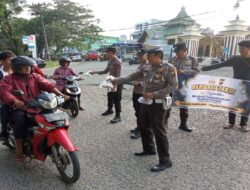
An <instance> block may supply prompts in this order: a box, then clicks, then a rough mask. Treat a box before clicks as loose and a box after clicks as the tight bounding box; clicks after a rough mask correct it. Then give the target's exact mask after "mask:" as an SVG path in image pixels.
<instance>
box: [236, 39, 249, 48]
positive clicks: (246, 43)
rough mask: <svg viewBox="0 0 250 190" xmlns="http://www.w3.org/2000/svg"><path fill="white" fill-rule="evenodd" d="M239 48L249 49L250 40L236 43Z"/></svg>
mask: <svg viewBox="0 0 250 190" xmlns="http://www.w3.org/2000/svg"><path fill="white" fill-rule="evenodd" d="M238 45H239V46H240V47H247V48H250V40H243V41H241V42H240V43H238Z"/></svg>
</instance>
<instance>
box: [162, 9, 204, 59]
mask: <svg viewBox="0 0 250 190" xmlns="http://www.w3.org/2000/svg"><path fill="white" fill-rule="evenodd" d="M164 27H165V37H166V40H167V42H168V44H169V45H173V44H176V43H179V42H185V43H186V45H187V48H188V53H189V55H191V56H193V57H197V55H198V48H199V40H200V39H201V38H202V35H201V34H200V24H198V23H196V21H195V20H194V19H193V18H191V17H190V16H189V15H188V14H187V12H186V9H185V7H181V11H180V12H179V13H178V14H177V16H176V17H175V18H173V19H171V20H170V21H168V23H167V24H165V25H164Z"/></svg>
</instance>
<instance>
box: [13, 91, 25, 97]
mask: <svg viewBox="0 0 250 190" xmlns="http://www.w3.org/2000/svg"><path fill="white" fill-rule="evenodd" d="M11 94H13V95H14V96H23V95H24V92H23V91H22V90H12V91H11Z"/></svg>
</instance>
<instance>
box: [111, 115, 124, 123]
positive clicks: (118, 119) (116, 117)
mask: <svg viewBox="0 0 250 190" xmlns="http://www.w3.org/2000/svg"><path fill="white" fill-rule="evenodd" d="M121 121H122V120H121V117H120V116H115V118H114V119H112V120H111V121H110V123H112V124H115V123H118V122H121Z"/></svg>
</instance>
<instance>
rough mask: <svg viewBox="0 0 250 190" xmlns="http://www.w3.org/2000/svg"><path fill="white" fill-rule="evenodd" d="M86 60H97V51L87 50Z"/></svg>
mask: <svg viewBox="0 0 250 190" xmlns="http://www.w3.org/2000/svg"><path fill="white" fill-rule="evenodd" d="M85 60H86V61H97V60H98V52H97V51H94V50H89V51H88V52H87V54H86V57H85Z"/></svg>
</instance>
